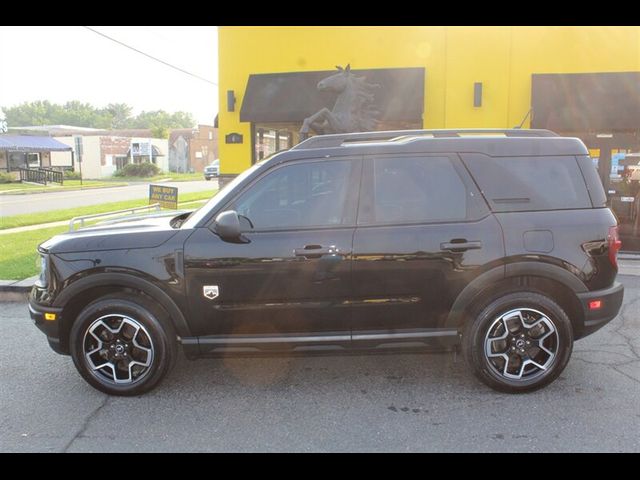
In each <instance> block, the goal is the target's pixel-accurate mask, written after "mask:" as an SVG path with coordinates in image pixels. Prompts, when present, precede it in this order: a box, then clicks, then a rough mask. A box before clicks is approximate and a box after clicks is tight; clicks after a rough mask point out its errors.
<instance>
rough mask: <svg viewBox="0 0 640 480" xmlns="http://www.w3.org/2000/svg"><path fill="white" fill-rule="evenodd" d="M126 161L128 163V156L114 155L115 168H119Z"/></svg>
mask: <svg viewBox="0 0 640 480" xmlns="http://www.w3.org/2000/svg"><path fill="white" fill-rule="evenodd" d="M127 163H129V157H124V156H119V155H118V156H116V161H115V164H116V170H121V169H122V167H124V166H125V165H126V164H127Z"/></svg>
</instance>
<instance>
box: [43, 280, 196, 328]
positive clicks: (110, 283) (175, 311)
mask: <svg viewBox="0 0 640 480" xmlns="http://www.w3.org/2000/svg"><path fill="white" fill-rule="evenodd" d="M98 287H125V288H133V289H136V290H140V291H142V292H144V293H146V294H147V295H149V296H150V297H151V298H153V299H154V300H156V301H157V302H158V303H159V304H160V305H161V306H162V307H163V308H164V309H165V310H166V311H167V312H168V313H169V315H170V316H171V319H172V321H173V325H174V327H175V329H176V333H177V334H178V335H180V336H181V337H189V336H191V331H190V329H189V325H188V323H187V321H186V318H185V316H184V314H183V313H182V311H181V310H180V308H178V305H176V303H175V302H174V300H173V299H172V298H171V297H170V296H169V295H168V294H167V293H166V292H165V291H164V290H162V289H161V288H160V287H158V286H157V285H155V284H153V283H152V282H151V281H149V280H146V279H143V278H140V277H139V276H134V275H131V274H128V273H122V272H104V273H93V274H91V275H87V276H85V277H82V278H80V279H78V280H76V281H75V282H73V283H69V284H67V285H65V288H64V289H62V291H61V292H60V294H59V295H58V296H57V297H56V299H55V301H54V302H53V306H54V307H59V308H64V306H65V305H67V304H68V303H69V302H70V301H71V300H72V299H74V298H77V297H78V296H79V295H82V294H83V293H84V292H87V291H89V290H91V289H93V288H98Z"/></svg>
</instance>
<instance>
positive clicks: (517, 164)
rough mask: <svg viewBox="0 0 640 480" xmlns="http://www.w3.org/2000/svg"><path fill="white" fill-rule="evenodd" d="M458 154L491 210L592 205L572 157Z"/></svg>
mask: <svg viewBox="0 0 640 480" xmlns="http://www.w3.org/2000/svg"><path fill="white" fill-rule="evenodd" d="M461 157H462V159H463V161H464V162H465V164H466V165H467V168H468V169H469V171H470V172H471V174H472V175H473V177H474V179H475V181H476V182H477V184H478V186H479V187H480V190H481V191H482V193H483V194H484V196H485V198H486V199H487V201H488V202H489V206H490V207H491V208H492V210H493V211H494V212H521V211H527V210H561V209H576V208H591V200H590V198H589V192H588V191H587V187H586V185H585V182H584V178H583V176H582V172H581V171H580V168H579V167H578V163H577V161H576V158H575V157H574V156H555V157H553V156H537V157H489V156H487V155H482V154H462V155H461Z"/></svg>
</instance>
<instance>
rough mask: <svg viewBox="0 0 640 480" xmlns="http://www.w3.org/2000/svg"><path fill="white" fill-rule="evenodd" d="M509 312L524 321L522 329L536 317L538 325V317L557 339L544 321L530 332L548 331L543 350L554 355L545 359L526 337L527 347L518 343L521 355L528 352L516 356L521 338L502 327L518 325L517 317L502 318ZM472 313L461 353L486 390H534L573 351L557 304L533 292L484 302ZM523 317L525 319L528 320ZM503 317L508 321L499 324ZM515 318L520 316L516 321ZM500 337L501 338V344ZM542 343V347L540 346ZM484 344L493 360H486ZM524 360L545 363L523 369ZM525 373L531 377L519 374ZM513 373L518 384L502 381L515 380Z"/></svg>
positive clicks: (552, 377)
mask: <svg viewBox="0 0 640 480" xmlns="http://www.w3.org/2000/svg"><path fill="white" fill-rule="evenodd" d="M514 311H521V312H523V316H524V317H526V318H527V321H526V322H524V323H526V324H528V325H533V324H535V323H536V321H534V319H536V318H537V319H538V320H539V319H540V318H543V317H542V316H538V317H536V315H538V314H542V315H543V316H545V317H546V319H548V320H549V322H550V324H551V325H553V327H554V328H555V330H556V332H557V334H554V333H553V330H552V328H551V327H550V326H549V325H548V323H547V321H546V320H544V322H538V323H540V325H539V326H538V327H536V329H538V330H543V334H541V335H540V337H539V338H543V337H544V336H545V335H547V332H546V330H548V331H549V332H551V333H549V334H548V336H549V340H546V339H543V340H542V343H543V346H544V347H545V348H548V349H549V351H551V352H552V353H554V354H555V355H554V356H553V357H552V356H551V355H549V354H547V353H546V350H545V351H542V350H541V349H540V348H537V347H536V346H535V344H536V340H535V339H534V337H533V336H532V337H528V336H527V337H526V340H531V342H530V343H531V344H533V346H532V347H527V346H526V345H524V346H523V345H522V342H520V346H521V347H522V348H523V350H524V349H526V348H530V350H526V351H524V353H522V354H521V355H520V354H519V353H518V352H519V351H522V350H518V348H516V347H515V344H516V342H518V341H519V340H520V338H519V337H520V336H521V335H520V334H519V333H518V334H513V333H512V332H511V331H509V330H508V327H506V325H507V324H508V325H509V326H510V327H517V324H518V323H520V324H523V322H522V321H519V320H517V319H518V314H516V313H510V315H506V314H507V313H509V312H514ZM476 312H477V313H476V314H475V315H473V314H472V318H471V319H470V321H469V322H468V323H467V325H466V326H465V330H464V333H463V337H462V352H463V355H464V357H465V359H466V360H467V363H468V364H469V366H470V367H471V368H472V370H473V372H474V374H475V375H476V376H477V377H478V378H479V379H480V380H481V381H482V382H484V383H485V384H487V385H488V386H490V387H491V388H493V389H495V390H499V391H501V392H507V393H522V392H530V391H533V390H537V389H539V388H542V387H544V386H546V385H548V384H549V383H551V382H553V381H554V380H555V379H556V378H557V377H558V376H559V375H560V373H562V371H563V370H564V368H565V367H566V365H567V363H568V362H569V358H570V357H571V351H572V349H573V330H572V327H571V321H570V320H569V317H568V316H567V314H566V313H565V311H564V310H563V309H562V308H561V307H560V305H558V304H557V303H556V302H555V301H554V300H552V299H551V298H549V297H547V296H546V295H542V294H540V293H534V292H514V293H508V294H504V295H503V296H500V297H499V298H495V299H493V300H490V301H489V302H488V303H485V304H484V306H481V307H480V308H479V309H477V310H476ZM536 312H537V313H536ZM529 315H531V316H530V317H529ZM503 316H506V317H505V318H507V319H510V320H507V323H504V322H503V320H501V319H502V318H503ZM520 318H523V317H522V316H520ZM514 322H515V325H514ZM490 329H491V332H490ZM531 330H534V329H531ZM531 330H528V329H527V328H526V327H523V328H522V330H521V332H525V334H526V335H529V334H530V333H531ZM494 332H496V333H494ZM502 336H505V338H504V339H501V337H502ZM545 342H547V343H546V344H545ZM549 342H551V343H549ZM494 343H496V344H498V345H506V349H505V352H506V353H500V352H501V351H502V349H500V348H495V347H494ZM485 345H488V347H487V348H488V349H490V353H494V354H495V355H493V358H491V359H490V358H489V356H488V355H489V354H487V351H486V349H485ZM494 349H495V350H494ZM513 350H515V352H514V351H513ZM531 352H533V354H535V357H532V356H530V353H531ZM502 354H505V355H506V356H507V357H506V358H508V359H509V360H506V359H505V358H502V359H501V358H496V357H497V356H498V355H502ZM527 359H532V360H534V361H536V362H537V363H538V364H542V362H545V363H544V365H542V366H543V367H545V369H541V368H538V367H537V366H536V364H527ZM514 367H515V368H514ZM526 369H529V370H531V372H530V373H528V374H526V375H525V371H526ZM518 374H520V375H521V378H519V379H516V378H508V376H517V375H518Z"/></svg>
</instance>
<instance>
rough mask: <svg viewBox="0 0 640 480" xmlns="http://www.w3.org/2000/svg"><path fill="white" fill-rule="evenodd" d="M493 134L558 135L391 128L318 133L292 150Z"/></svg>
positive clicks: (525, 131) (548, 134)
mask: <svg viewBox="0 0 640 480" xmlns="http://www.w3.org/2000/svg"><path fill="white" fill-rule="evenodd" d="M469 134H470V135H481V134H485V135H492V134H502V135H505V136H507V137H557V136H559V135H558V134H557V133H555V132H552V131H551V130H542V129H519V128H509V129H500V128H474V129H464V128H463V129H456V130H389V131H384V132H359V133H340V134H331V135H316V136H314V137H311V138H307V139H306V140H304V141H302V142H300V143H299V144H297V145H296V146H294V147H293V148H292V150H306V149H310V148H329V147H339V146H341V145H342V144H343V143H350V142H354V143H355V142H369V141H376V140H380V141H383V140H393V139H396V138H399V137H411V136H421V135H432V136H434V137H436V138H446V137H460V136H462V135H469Z"/></svg>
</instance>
